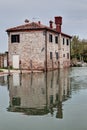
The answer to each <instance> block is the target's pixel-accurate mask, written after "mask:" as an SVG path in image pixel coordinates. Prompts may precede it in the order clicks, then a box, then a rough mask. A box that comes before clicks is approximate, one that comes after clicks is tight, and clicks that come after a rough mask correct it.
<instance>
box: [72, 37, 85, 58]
mask: <svg viewBox="0 0 87 130" xmlns="http://www.w3.org/2000/svg"><path fill="white" fill-rule="evenodd" d="M84 51H87V40H85V39H83V40H80V39H79V37H78V36H73V38H72V42H71V59H72V58H76V59H79V60H81V58H82V55H83V53H84Z"/></svg>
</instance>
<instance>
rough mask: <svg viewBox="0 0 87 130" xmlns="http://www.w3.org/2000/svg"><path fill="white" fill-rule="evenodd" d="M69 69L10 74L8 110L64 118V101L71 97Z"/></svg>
mask: <svg viewBox="0 0 87 130" xmlns="http://www.w3.org/2000/svg"><path fill="white" fill-rule="evenodd" d="M68 72H69V70H67V69H65V70H64V69H63V70H62V69H61V70H57V71H50V72H48V73H33V74H32V73H31V74H14V75H12V76H9V78H8V80H9V81H8V82H9V87H8V88H9V96H10V103H9V107H8V111H12V112H23V113H25V114H27V115H45V114H47V113H51V114H52V115H53V114H54V111H56V118H63V110H62V102H63V101H65V100H67V99H68V98H69V97H70V81H69V77H68V76H69V75H68Z"/></svg>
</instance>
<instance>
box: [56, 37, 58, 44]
mask: <svg viewBox="0 0 87 130" xmlns="http://www.w3.org/2000/svg"><path fill="white" fill-rule="evenodd" d="M55 43H56V44H58V36H55Z"/></svg>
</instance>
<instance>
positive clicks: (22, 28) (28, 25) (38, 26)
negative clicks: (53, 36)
mask: <svg viewBox="0 0 87 130" xmlns="http://www.w3.org/2000/svg"><path fill="white" fill-rule="evenodd" d="M39 29H40V30H41V29H42V30H43V29H47V30H49V31H53V32H55V33H58V32H57V31H56V29H55V28H50V27H48V26H45V25H42V24H41V23H40V24H39V23H36V22H32V23H25V24H24V25H20V26H16V27H13V28H9V29H7V30H6V32H15V31H25V30H39ZM61 34H62V35H63V36H66V37H69V38H72V37H71V36H70V35H67V34H64V33H61Z"/></svg>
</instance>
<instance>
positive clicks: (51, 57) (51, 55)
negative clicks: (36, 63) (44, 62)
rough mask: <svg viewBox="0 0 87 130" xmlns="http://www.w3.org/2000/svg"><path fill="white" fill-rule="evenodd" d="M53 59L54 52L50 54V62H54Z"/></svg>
mask: <svg viewBox="0 0 87 130" xmlns="http://www.w3.org/2000/svg"><path fill="white" fill-rule="evenodd" d="M52 59H53V54H52V52H50V60H52Z"/></svg>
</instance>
